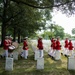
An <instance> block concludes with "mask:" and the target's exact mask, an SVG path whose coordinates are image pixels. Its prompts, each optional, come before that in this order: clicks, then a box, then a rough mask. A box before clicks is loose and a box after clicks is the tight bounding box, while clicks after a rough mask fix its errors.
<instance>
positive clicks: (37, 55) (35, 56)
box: [34, 50, 40, 60]
mask: <svg viewBox="0 0 75 75" xmlns="http://www.w3.org/2000/svg"><path fill="white" fill-rule="evenodd" d="M39 56H40V55H39V51H38V50H35V54H34V60H37V59H38V58H39Z"/></svg>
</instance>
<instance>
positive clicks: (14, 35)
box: [13, 27, 16, 42]
mask: <svg viewBox="0 0 75 75" xmlns="http://www.w3.org/2000/svg"><path fill="white" fill-rule="evenodd" d="M13 41H14V42H15V41H16V28H15V27H14V33H13Z"/></svg>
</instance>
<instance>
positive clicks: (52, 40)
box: [51, 39, 54, 47]
mask: <svg viewBox="0 0 75 75" xmlns="http://www.w3.org/2000/svg"><path fill="white" fill-rule="evenodd" d="M53 42H54V39H51V47H53Z"/></svg>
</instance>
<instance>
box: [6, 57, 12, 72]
mask: <svg viewBox="0 0 75 75" xmlns="http://www.w3.org/2000/svg"><path fill="white" fill-rule="evenodd" d="M5 70H7V71H12V70H13V58H6V63H5Z"/></svg>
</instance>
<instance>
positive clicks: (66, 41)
mask: <svg viewBox="0 0 75 75" xmlns="http://www.w3.org/2000/svg"><path fill="white" fill-rule="evenodd" d="M64 47H65V48H68V38H66V40H65V46H64Z"/></svg>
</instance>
